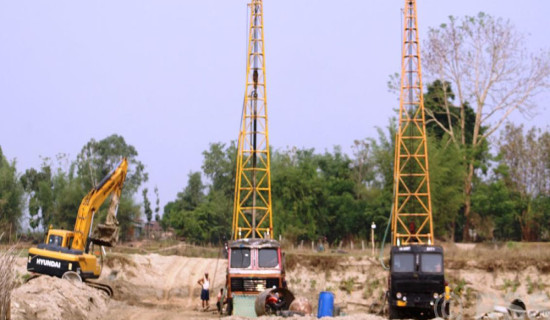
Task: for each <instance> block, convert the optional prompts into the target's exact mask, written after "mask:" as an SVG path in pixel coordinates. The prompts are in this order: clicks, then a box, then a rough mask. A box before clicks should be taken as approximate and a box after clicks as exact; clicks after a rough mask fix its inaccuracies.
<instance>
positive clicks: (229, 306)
mask: <svg viewBox="0 0 550 320" xmlns="http://www.w3.org/2000/svg"><path fill="white" fill-rule="evenodd" d="M227 315H228V316H231V315H233V299H232V298H229V299H227Z"/></svg>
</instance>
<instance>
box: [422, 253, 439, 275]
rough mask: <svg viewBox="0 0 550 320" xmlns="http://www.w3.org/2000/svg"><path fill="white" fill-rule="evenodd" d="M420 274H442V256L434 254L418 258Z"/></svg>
mask: <svg viewBox="0 0 550 320" xmlns="http://www.w3.org/2000/svg"><path fill="white" fill-rule="evenodd" d="M420 269H421V270H422V272H434V273H437V272H443V256H442V255H440V254H436V253H423V254H422V255H421V256H420Z"/></svg>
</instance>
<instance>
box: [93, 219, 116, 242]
mask: <svg viewBox="0 0 550 320" xmlns="http://www.w3.org/2000/svg"><path fill="white" fill-rule="evenodd" d="M91 241H92V242H93V243H94V244H97V245H100V246H104V247H114V246H115V245H116V243H117V242H118V226H116V225H115V226H112V225H107V224H98V225H97V227H96V228H95V230H94V232H93V234H92V237H91Z"/></svg>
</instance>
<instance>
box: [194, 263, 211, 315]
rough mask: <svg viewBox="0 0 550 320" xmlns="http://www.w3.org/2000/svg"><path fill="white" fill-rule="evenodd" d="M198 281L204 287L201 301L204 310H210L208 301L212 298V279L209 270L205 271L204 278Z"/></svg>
mask: <svg viewBox="0 0 550 320" xmlns="http://www.w3.org/2000/svg"><path fill="white" fill-rule="evenodd" d="M197 283H198V284H199V285H200V286H201V287H202V290H201V301H202V308H203V310H208V307H209V306H208V301H209V300H210V291H209V290H210V280H209V279H208V272H205V273H204V278H202V279H200V280H199V281H197Z"/></svg>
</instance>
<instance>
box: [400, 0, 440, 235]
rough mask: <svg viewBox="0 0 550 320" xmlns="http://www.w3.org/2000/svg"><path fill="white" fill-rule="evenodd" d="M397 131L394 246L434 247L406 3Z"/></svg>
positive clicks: (411, 16) (413, 31)
mask: <svg viewBox="0 0 550 320" xmlns="http://www.w3.org/2000/svg"><path fill="white" fill-rule="evenodd" d="M404 22H405V23H404V32H403V55H402V62H401V63H402V64H401V94H400V103H399V129H398V131H397V134H396V139H395V161H394V165H395V167H394V203H393V216H392V232H393V241H392V243H393V245H404V244H426V243H427V244H433V243H434V236H433V223H432V205H431V196H430V176H429V173H428V169H429V167H428V148H427V144H426V124H425V116H424V97H423V95H422V72H421V63H420V44H419V41H418V23H417V12H416V1H415V0H406V1H405V11H404Z"/></svg>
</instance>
